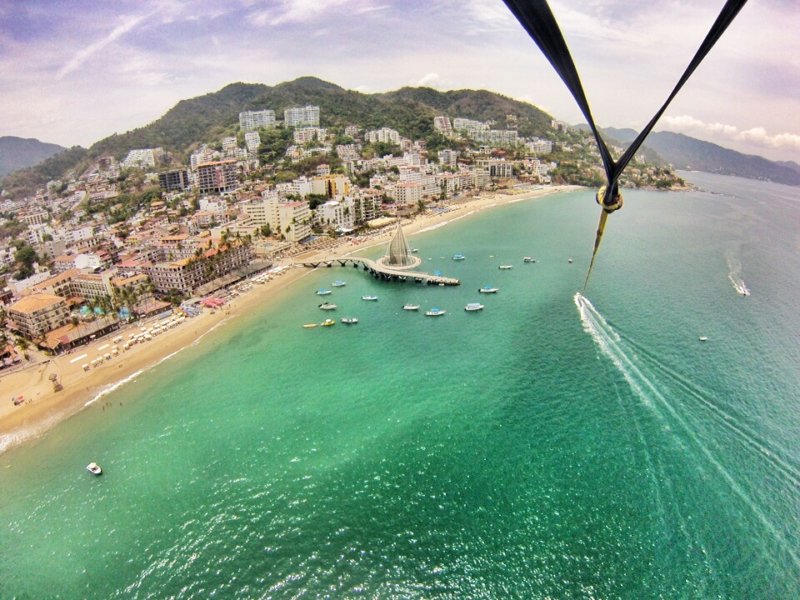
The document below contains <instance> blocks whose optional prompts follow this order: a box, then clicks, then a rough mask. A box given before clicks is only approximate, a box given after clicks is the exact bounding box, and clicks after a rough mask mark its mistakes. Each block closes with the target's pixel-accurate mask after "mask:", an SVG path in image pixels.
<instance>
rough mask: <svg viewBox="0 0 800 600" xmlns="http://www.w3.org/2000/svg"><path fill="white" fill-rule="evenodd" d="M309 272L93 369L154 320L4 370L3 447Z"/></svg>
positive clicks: (535, 193)
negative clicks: (20, 398)
mask: <svg viewBox="0 0 800 600" xmlns="http://www.w3.org/2000/svg"><path fill="white" fill-rule="evenodd" d="M573 189H578V188H577V187H576V186H552V187H547V188H541V189H536V190H526V191H524V192H522V193H496V194H491V195H484V196H481V197H479V198H474V199H467V200H459V201H455V202H453V203H451V204H450V205H448V206H447V209H446V210H441V211H440V212H436V213H433V214H430V213H426V214H424V215H418V216H416V217H415V218H413V220H410V221H404V224H403V231H404V233H405V234H406V237H413V235H414V234H417V233H420V232H423V231H430V230H432V229H435V228H438V227H442V226H444V225H446V224H448V223H450V222H453V221H455V220H458V219H461V218H464V217H467V216H469V215H472V214H474V213H477V212H480V211H483V210H487V209H491V208H493V207H496V206H500V205H504V204H509V203H513V202H520V201H523V200H531V199H534V198H540V197H543V196H546V195H551V194H555V193H559V192H564V191H569V190H573ZM393 233H394V229H393V228H392V227H388V228H383V229H382V230H380V231H377V232H374V233H372V234H369V235H366V236H362V237H360V238H358V239H357V240H352V239H350V238H342V239H341V241H338V242H337V243H336V244H335V245H330V246H328V247H326V248H324V249H322V250H320V249H315V250H312V251H309V252H307V253H304V254H299V255H296V256H294V257H293V258H292V259H284V260H282V261H280V262H279V263H278V264H279V265H282V266H285V267H292V266H293V263H294V262H300V261H307V260H316V259H320V260H324V259H325V258H327V257H332V256H341V255H345V254H352V253H356V252H359V251H362V250H364V249H366V248H369V247H372V246H375V245H378V244H386V243H388V241H389V240H390V238H391V236H392V235H393ZM311 272H312V271H310V270H308V269H305V268H286V269H284V270H283V271H281V272H280V274H278V275H276V276H274V277H273V278H272V279H271V280H269V281H267V282H265V283H264V284H263V285H253V286H252V288H251V289H250V290H249V291H248V292H247V293H244V294H242V295H240V296H239V297H237V298H235V299H234V300H233V301H232V302H230V303H228V304H226V305H225V306H224V307H222V308H221V309H219V310H217V311H214V312H213V313H212V312H211V311H209V310H208V309H204V310H203V312H202V313H201V314H200V315H199V316H197V317H194V318H189V319H186V320H185V321H184V322H182V323H181V324H180V325H178V326H176V327H174V328H172V329H169V330H168V331H166V332H164V333H162V334H161V335H159V336H157V337H154V338H153V339H152V340H151V341H148V342H145V343H141V344H135V345H133V346H132V347H131V348H130V349H128V350H126V351H120V353H119V355H117V356H115V357H113V358H112V359H111V360H106V361H105V362H104V363H103V364H102V365H100V366H97V367H92V368H90V369H89V371H84V369H83V365H85V364H87V363H89V362H91V360H92V359H94V358H96V357H98V356H102V355H104V354H106V353H108V352H110V351H111V350H112V349H113V347H114V344H113V341H112V340H113V339H114V338H115V337H117V336H122V338H123V339H124V340H127V339H128V338H129V336H130V334H131V333H139V332H140V331H141V328H142V327H151V326H152V325H153V324H155V322H156V320H151V321H148V322H144V323H142V322H136V323H132V324H130V325H127V326H124V327H123V328H121V329H120V330H118V331H115V332H113V333H112V334H110V335H108V336H105V337H104V338H101V339H98V340H95V341H94V342H93V343H91V344H88V345H86V346H81V347H79V348H76V349H74V350H73V351H72V352H71V353H69V354H63V355H59V356H55V357H51V358H50V359H49V360H46V361H45V362H41V363H38V364H31V365H28V366H27V367H25V368H23V369H21V370H17V371H14V372H9V373H6V374H3V375H2V376H0V398H4V400H3V401H2V402H0V452H3V451H5V450H8V449H9V448H12V447H14V446H17V445H19V444H21V443H23V442H24V441H26V440H29V439H33V438H36V437H38V436H40V435H42V434H43V433H45V432H46V431H47V430H49V429H50V428H52V427H53V426H55V425H56V424H58V423H59V422H61V421H63V420H64V419H67V418H69V417H70V416H72V415H74V414H76V413H77V412H79V411H80V410H82V409H83V408H84V407H86V406H87V405H89V404H90V402H91V401H92V399H95V398H97V397H98V395H100V394H103V393H104V391H110V389H114V388H115V387H116V386H118V385H119V384H121V382H125V381H128V380H130V379H132V378H134V377H140V376H141V377H144V376H146V371H147V370H148V369H150V368H152V367H153V366H155V365H156V364H158V363H159V362H161V361H162V360H164V359H165V358H167V357H169V356H171V355H173V354H175V353H176V352H179V351H180V350H182V349H183V348H186V347H188V346H190V345H192V344H194V343H202V340H204V339H205V336H206V335H207V334H212V335H213V333H212V332H213V331H214V330H215V329H217V328H219V327H221V326H224V325H226V324H227V323H229V322H231V321H232V320H234V319H236V318H237V317H238V316H240V315H243V314H250V313H252V312H253V311H254V310H258V309H259V307H263V306H264V304H265V303H268V302H270V301H273V300H274V298H275V297H277V296H278V295H279V294H282V293H286V292H287V290H289V289H290V288H291V287H292V285H293V284H294V283H296V282H297V281H298V280H300V279H302V278H304V277H306V276H307V275H308V274H309V273H311ZM119 345H120V346H121V344H119ZM120 350H121V348H120ZM53 374H55V375H56V376H57V378H58V381H59V382H60V383H61V384H62V385H63V389H62V390H60V391H54V389H53V384H52V382H51V380H50V376H51V375H53ZM20 395H22V396H23V397H24V399H25V400H24V402H23V403H22V404H20V405H18V406H15V405H14V404H13V403H12V402H11V398H15V397H18V396H20Z"/></svg>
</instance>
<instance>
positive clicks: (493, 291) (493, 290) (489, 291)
mask: <svg viewBox="0 0 800 600" xmlns="http://www.w3.org/2000/svg"><path fill="white" fill-rule="evenodd" d="M478 291H479V292H480V293H481V294H496V293H497V292H499V291H500V288H496V287H492V286H489V285H485V286H483V287H482V288H478Z"/></svg>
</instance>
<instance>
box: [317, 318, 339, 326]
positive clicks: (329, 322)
mask: <svg viewBox="0 0 800 600" xmlns="http://www.w3.org/2000/svg"><path fill="white" fill-rule="evenodd" d="M320 325H322V326H323V327H331V326H333V325H336V321H334V320H333V319H325V320H324V321H323V322H322V323H320Z"/></svg>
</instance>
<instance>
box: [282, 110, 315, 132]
mask: <svg viewBox="0 0 800 600" xmlns="http://www.w3.org/2000/svg"><path fill="white" fill-rule="evenodd" d="M283 123H284V125H285V126H286V127H319V106H310V105H309V106H302V107H296V108H287V109H286V110H285V111H283Z"/></svg>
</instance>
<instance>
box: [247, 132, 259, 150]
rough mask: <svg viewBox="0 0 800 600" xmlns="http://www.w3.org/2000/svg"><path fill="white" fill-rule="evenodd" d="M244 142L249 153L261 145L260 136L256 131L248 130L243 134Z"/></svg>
mask: <svg viewBox="0 0 800 600" xmlns="http://www.w3.org/2000/svg"><path fill="white" fill-rule="evenodd" d="M244 144H245V146H247V151H248V152H249V153H250V154H256V153H257V152H258V148H259V146H261V136H260V135H259V133H258V132H257V131H248V132H247V133H245V134H244Z"/></svg>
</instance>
